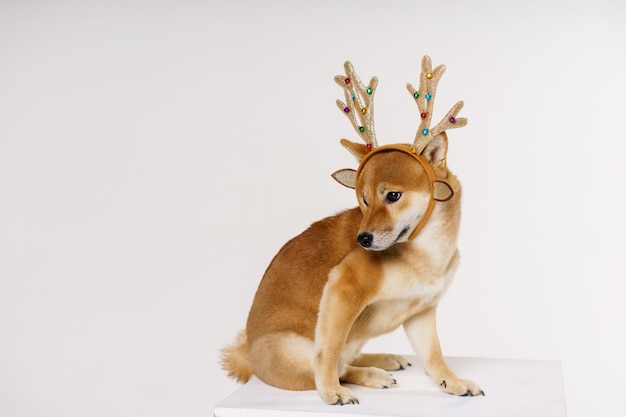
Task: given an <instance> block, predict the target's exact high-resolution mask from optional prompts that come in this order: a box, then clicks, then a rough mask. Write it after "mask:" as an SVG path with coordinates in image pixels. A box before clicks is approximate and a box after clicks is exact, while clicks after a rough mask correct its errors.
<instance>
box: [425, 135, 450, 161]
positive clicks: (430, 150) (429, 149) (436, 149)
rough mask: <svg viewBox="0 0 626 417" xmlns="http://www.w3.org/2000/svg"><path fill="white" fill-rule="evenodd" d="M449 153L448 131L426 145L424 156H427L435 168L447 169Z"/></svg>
mask: <svg viewBox="0 0 626 417" xmlns="http://www.w3.org/2000/svg"><path fill="white" fill-rule="evenodd" d="M447 154H448V136H447V135H446V132H441V133H440V134H438V135H437V136H435V137H434V138H433V140H432V141H431V142H430V143H429V144H428V145H426V148H424V150H423V151H422V156H423V157H424V158H426V160H427V161H428V162H430V163H431V165H433V166H434V167H435V168H441V169H444V170H445V169H446V155H447Z"/></svg>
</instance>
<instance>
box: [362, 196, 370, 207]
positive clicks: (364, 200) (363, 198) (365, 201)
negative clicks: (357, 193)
mask: <svg viewBox="0 0 626 417" xmlns="http://www.w3.org/2000/svg"><path fill="white" fill-rule="evenodd" d="M361 199H362V200H363V204H365V205H366V206H368V205H369V204H367V200H366V199H365V194H363V195H361Z"/></svg>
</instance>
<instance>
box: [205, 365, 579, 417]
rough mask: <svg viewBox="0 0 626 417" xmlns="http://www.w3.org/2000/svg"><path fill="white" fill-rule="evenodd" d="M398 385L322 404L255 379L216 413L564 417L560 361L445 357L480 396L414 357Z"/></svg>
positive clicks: (253, 416) (237, 416) (233, 416)
mask: <svg viewBox="0 0 626 417" xmlns="http://www.w3.org/2000/svg"><path fill="white" fill-rule="evenodd" d="M407 357H408V358H409V360H410V361H411V362H412V363H413V364H414V366H412V367H410V368H409V369H407V370H404V371H398V372H392V374H393V375H394V377H395V378H396V380H397V381H398V384H397V385H395V386H394V387H393V388H390V389H384V390H377V389H370V388H364V387H359V386H354V385H349V387H350V389H352V390H353V392H354V393H355V394H356V396H357V398H358V399H359V402H360V404H358V405H344V406H338V405H333V406H331V405H326V404H324V403H323V402H322V400H321V399H320V397H319V396H318V395H317V392H315V391H285V390H280V389H277V388H274V387H271V386H268V385H266V384H264V383H263V382H261V381H260V380H259V379H257V378H253V379H252V380H250V381H249V382H248V383H247V384H245V385H244V386H242V387H241V388H240V389H238V390H237V391H235V392H234V393H233V394H232V395H230V396H229V397H228V398H226V399H225V400H224V401H222V402H221V403H219V404H218V405H217V407H216V408H215V410H214V414H215V417H243V416H246V417H315V416H323V417H330V416H345V415H349V416H363V417H366V416H367V417H369V416H386V417H430V416H433V417H434V416H437V417H453V416H464V417H467V416H481V417H565V416H566V415H567V414H566V411H565V397H564V393H563V379H562V372H561V364H560V362H556V361H535V360H512V359H470V358H454V357H451V358H447V362H448V364H449V365H450V367H451V368H452V369H453V370H454V371H455V373H456V374H457V375H458V376H459V377H461V378H468V379H473V380H474V381H476V382H477V383H478V384H479V385H480V386H481V388H482V389H483V390H484V391H485V393H486V395H485V396H484V397H456V396H453V395H449V394H445V393H443V392H441V391H440V390H439V388H438V387H437V386H436V385H435V384H434V383H433V382H432V381H431V380H430V379H429V378H428V377H427V376H426V375H425V374H424V372H423V368H422V367H421V366H420V365H419V361H418V360H417V358H416V357H415V356H411V355H407Z"/></svg>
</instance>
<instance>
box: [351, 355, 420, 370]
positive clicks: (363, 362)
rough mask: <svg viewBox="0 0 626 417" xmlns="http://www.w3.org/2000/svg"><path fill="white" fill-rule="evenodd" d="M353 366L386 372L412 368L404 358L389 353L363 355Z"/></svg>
mask: <svg viewBox="0 0 626 417" xmlns="http://www.w3.org/2000/svg"><path fill="white" fill-rule="evenodd" d="M350 365H353V366H374V367H376V368H380V369H384V370H385V371H400V370H402V369H406V368H407V367H409V366H411V364H410V363H409V361H408V360H406V359H405V358H403V357H402V356H398V355H392V354H387V353H362V354H360V355H359V357H358V358H356V359H355V360H353V361H352V363H350Z"/></svg>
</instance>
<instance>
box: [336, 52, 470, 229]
mask: <svg viewBox="0 0 626 417" xmlns="http://www.w3.org/2000/svg"><path fill="white" fill-rule="evenodd" d="M344 69H345V72H346V75H337V76H335V82H336V83H337V84H338V85H339V86H340V87H341V88H342V89H343V91H344V95H345V99H346V101H345V103H344V102H343V101H341V100H337V107H339V109H340V110H341V111H342V112H343V113H344V114H345V115H346V116H347V117H348V119H349V120H350V122H351V123H352V126H353V127H354V130H355V131H356V132H357V133H358V135H359V136H360V137H361V139H362V140H363V141H364V142H365V144H366V147H367V149H368V153H367V154H366V155H365V156H364V157H363V158H362V159H361V161H360V163H359V167H358V169H357V170H356V171H355V170H353V169H341V170H339V171H337V172H335V173H334V174H333V175H332V176H333V178H335V180H337V181H338V182H339V183H340V184H342V185H344V186H346V187H349V188H355V185H356V179H357V177H358V176H359V174H360V172H361V170H362V168H363V166H364V165H365V163H367V161H368V160H369V159H370V157H371V156H372V155H374V154H376V153H378V152H385V151H390V150H396V151H401V152H404V153H408V154H410V155H412V156H413V157H415V159H416V160H417V161H418V162H419V163H420V164H421V165H422V167H423V168H424V170H425V171H426V175H427V176H428V178H429V182H430V188H431V201H430V204H429V206H428V209H427V211H426V213H425V215H424V216H423V218H422V221H421V223H420V224H419V225H418V226H417V227H416V228H415V230H414V231H413V233H412V234H411V237H410V238H413V237H414V236H415V235H416V234H417V233H418V232H419V230H420V229H421V228H422V227H423V226H424V224H425V223H426V221H427V220H428V217H429V216H430V213H431V212H432V210H433V207H434V202H435V201H447V200H449V199H450V198H452V196H453V192H452V189H451V188H450V187H449V185H448V184H447V183H445V182H443V181H438V180H437V179H436V176H435V173H434V171H433V168H432V167H431V165H430V164H429V163H428V161H427V160H426V158H424V157H423V156H422V155H421V154H422V152H423V151H424V149H426V147H427V146H428V144H430V142H432V140H433V139H434V138H435V137H436V136H437V135H439V134H441V133H442V132H444V131H446V130H447V129H456V128H459V127H463V126H465V125H466V124H467V119H466V118H464V117H457V114H458V113H459V111H461V109H462V108H463V102H462V101H459V102H458V103H456V104H455V105H454V106H452V108H451V109H450V110H449V111H448V113H447V114H446V116H445V117H444V118H443V119H442V120H441V121H440V122H439V123H437V125H435V127H432V128H431V127H430V122H431V119H432V111H433V108H434V106H435V94H436V92H437V85H438V84H439V80H440V79H441V77H442V76H443V74H444V72H445V71H446V67H445V66H444V65H439V66H437V67H436V68H435V69H433V68H432V63H431V60H430V57H429V56H428V55H425V56H424V57H423V58H422V72H421V74H420V84H419V90H416V89H415V87H413V85H412V84H410V83H407V85H406V88H407V90H409V93H411V95H412V96H413V98H414V99H415V103H416V104H417V108H418V110H419V112H420V118H421V122H420V125H419V128H418V129H417V132H416V133H415V139H414V140H413V144H412V145H411V146H409V147H407V146H406V145H400V144H394V145H385V146H381V147H379V146H378V142H377V141H376V133H375V130H374V94H375V92H376V87H377V86H378V78H376V77H372V78H371V80H370V82H369V84H368V85H367V86H365V85H364V84H363V83H362V82H361V79H360V78H359V76H358V75H357V74H356V72H355V71H354V67H353V66H352V64H351V63H350V62H349V61H346V63H345V64H344ZM440 185H443V186H445V188H447V192H448V194H447V196H446V197H444V198H437V197H435V194H436V190H437V189H438V188H441V187H439V186H440Z"/></svg>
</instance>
